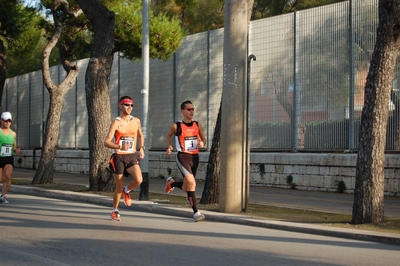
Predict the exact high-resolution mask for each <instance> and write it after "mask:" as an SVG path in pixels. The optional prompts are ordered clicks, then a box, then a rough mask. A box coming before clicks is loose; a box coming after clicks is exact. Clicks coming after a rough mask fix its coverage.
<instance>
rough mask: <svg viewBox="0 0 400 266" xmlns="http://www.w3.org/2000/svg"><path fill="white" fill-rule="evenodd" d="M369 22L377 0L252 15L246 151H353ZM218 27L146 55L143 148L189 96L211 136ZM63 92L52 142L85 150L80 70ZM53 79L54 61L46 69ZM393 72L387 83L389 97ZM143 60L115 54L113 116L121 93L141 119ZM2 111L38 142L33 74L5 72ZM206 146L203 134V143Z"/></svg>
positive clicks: (217, 85) (21, 136) (218, 87)
mask: <svg viewBox="0 0 400 266" xmlns="http://www.w3.org/2000/svg"><path fill="white" fill-rule="evenodd" d="M377 23H378V8H377V0H358V1H346V2H341V3H337V4H332V5H327V6H322V7H318V8H313V9H309V10H304V11H300V12H296V13H291V14H286V15H281V16H276V17H272V18H267V19H262V20H257V21H252V22H251V25H250V32H249V48H248V50H249V55H250V54H253V55H255V56H256V58H257V60H256V61H253V62H252V63H251V76H250V80H251V82H250V87H249V91H250V93H249V94H250V95H249V97H250V143H251V148H252V150H253V151H294V152H296V151H319V152H326V151H335V152H336V151H344V150H349V151H354V150H357V147H358V125H359V123H360V115H361V110H362V106H363V102H364V92H363V91H364V90H363V89H364V85H365V80H366V76H367V73H368V68H369V60H370V57H371V54H372V51H373V49H374V43H375V36H376V28H377ZM223 34H224V31H223V29H218V30H213V31H208V32H202V33H198V34H194V35H190V36H188V37H186V38H185V39H184V41H183V43H182V46H181V47H180V48H179V50H178V51H177V52H176V53H175V54H174V56H173V57H172V58H171V59H170V60H168V61H159V60H151V62H150V89H149V92H150V94H149V113H148V114H149V120H148V121H149V124H148V137H149V144H150V149H152V150H158V149H163V150H164V149H165V145H166V142H165V135H166V132H167V130H168V128H169V125H170V124H171V123H172V122H173V121H176V120H178V119H180V117H181V116H180V112H179V105H180V103H181V102H183V101H185V100H191V101H193V103H194V105H195V107H196V117H195V119H196V120H199V121H201V122H202V124H203V126H204V130H205V133H206V137H207V139H208V140H211V139H212V137H213V132H214V127H215V122H216V118H217V114H218V110H219V107H220V102H221V93H222V87H223V83H222V82H223V77H222V75H223V69H222V63H223V58H222V54H223ZM87 63H88V59H85V60H80V61H78V62H77V65H78V66H79V69H80V70H79V74H78V77H77V79H76V83H75V84H74V86H73V88H72V89H71V90H70V91H69V92H68V93H67V95H66V99H65V103H64V108H63V112H62V116H61V128H60V139H59V147H60V148H65V149H87V148H88V134H87V132H88V130H87V127H88V123H87V120H88V115H87V109H86V100H85V81H84V78H85V71H86V67H87ZM51 76H52V78H53V80H55V81H56V83H57V82H59V81H61V80H62V78H63V77H64V76H65V72H64V70H63V68H62V67H61V66H56V67H52V68H51ZM399 77H400V71H399V70H398V69H397V70H396V73H395V80H394V83H393V86H394V87H393V89H394V92H395V94H397V92H398V89H399V84H398V80H399ZM142 87H143V81H142V64H141V62H131V61H129V60H126V59H124V58H122V57H121V56H119V54H115V56H114V64H113V68H112V75H111V79H110V101H111V105H112V112H113V116H117V115H118V113H119V110H118V107H117V102H118V98H119V97H120V96H123V95H130V96H132V97H133V98H134V100H135V106H134V110H133V114H134V115H135V116H137V117H139V118H141V117H142V101H141V100H142V95H141V89H142ZM3 99H4V100H3V103H2V106H3V110H7V111H10V112H11V113H12V114H13V116H14V119H15V123H13V125H12V127H13V129H15V130H17V133H18V139H17V141H18V145H19V146H20V147H22V148H23V149H35V148H39V147H41V146H42V144H43V130H44V128H45V127H44V124H45V123H46V115H47V111H48V106H49V94H48V92H47V90H46V88H45V87H44V85H43V81H42V74H41V71H36V72H32V73H28V74H25V75H21V76H18V77H14V78H11V79H8V80H7V82H6V87H5V91H4V97H3ZM389 108H390V113H391V115H390V118H389V123H388V132H387V143H386V150H388V151H394V150H399V147H398V137H399V130H398V127H399V125H398V120H399V119H398V110H399V108H398V101H396V100H395V99H392V101H391V103H390V107H389ZM207 145H209V146H208V148H210V145H211V141H208V144H207Z"/></svg>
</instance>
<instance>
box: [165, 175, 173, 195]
mask: <svg viewBox="0 0 400 266" xmlns="http://www.w3.org/2000/svg"><path fill="white" fill-rule="evenodd" d="M174 182H175V180H174V179H173V178H172V177H168V178H167V180H166V181H165V192H167V193H171V192H172V191H174V188H173V187H171V184H172V183H174Z"/></svg>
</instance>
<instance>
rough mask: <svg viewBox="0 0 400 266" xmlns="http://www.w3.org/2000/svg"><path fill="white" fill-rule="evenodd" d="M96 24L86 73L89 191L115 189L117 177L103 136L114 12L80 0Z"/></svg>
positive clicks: (95, 0) (107, 123)
mask: <svg viewBox="0 0 400 266" xmlns="http://www.w3.org/2000/svg"><path fill="white" fill-rule="evenodd" d="M76 2H77V3H78V5H79V6H80V7H81V8H82V10H83V12H84V13H85V15H86V16H87V17H88V19H89V20H90V22H91V24H92V26H93V32H94V38H93V43H92V49H91V55H90V57H91V58H90V61H89V65H88V67H87V70H86V76H85V83H86V85H85V91H86V105H87V110H88V116H89V123H88V124H89V132H88V133H89V150H90V160H89V162H90V164H89V182H90V188H89V189H90V190H98V191H112V190H113V189H114V188H115V183H114V179H113V177H112V175H111V173H110V172H109V171H108V170H107V168H108V165H109V159H110V155H111V151H110V149H109V148H106V147H105V146H104V139H105V138H106V135H107V133H108V129H109V127H110V123H111V106H110V98H109V95H110V94H109V87H108V85H109V81H110V75H111V67H112V64H113V59H114V24H115V16H114V13H113V12H111V11H109V10H108V9H107V8H106V7H105V6H104V5H103V4H102V3H100V1H98V0H77V1H76Z"/></svg>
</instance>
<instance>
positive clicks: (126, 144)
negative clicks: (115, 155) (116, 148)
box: [119, 137, 136, 153]
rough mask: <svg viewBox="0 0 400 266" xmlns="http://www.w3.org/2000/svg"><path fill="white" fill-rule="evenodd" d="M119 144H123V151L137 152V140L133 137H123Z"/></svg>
mask: <svg viewBox="0 0 400 266" xmlns="http://www.w3.org/2000/svg"><path fill="white" fill-rule="evenodd" d="M119 145H121V146H122V150H120V151H122V152H126V153H135V152H136V147H135V140H134V138H132V137H121V138H120V139H119Z"/></svg>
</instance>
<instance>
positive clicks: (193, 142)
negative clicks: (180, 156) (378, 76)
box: [185, 137, 199, 151]
mask: <svg viewBox="0 0 400 266" xmlns="http://www.w3.org/2000/svg"><path fill="white" fill-rule="evenodd" d="M198 149H199V148H198V144H197V137H185V151H196V150H198Z"/></svg>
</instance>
